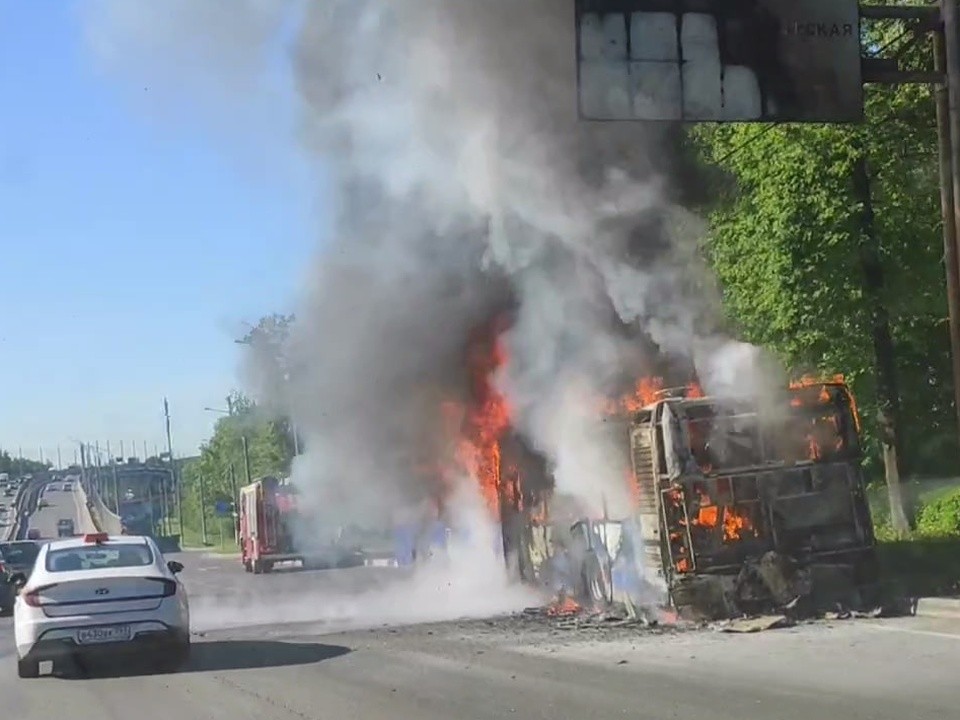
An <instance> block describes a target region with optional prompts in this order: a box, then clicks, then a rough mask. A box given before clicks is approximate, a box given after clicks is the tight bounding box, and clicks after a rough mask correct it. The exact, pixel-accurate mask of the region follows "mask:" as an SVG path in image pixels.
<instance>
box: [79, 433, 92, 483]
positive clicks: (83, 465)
mask: <svg viewBox="0 0 960 720" xmlns="http://www.w3.org/2000/svg"><path fill="white" fill-rule="evenodd" d="M80 484H81V485H82V486H83V489H84V490H85V491H89V490H90V486H89V484H88V481H87V455H86V453H85V452H84V447H83V443H80Z"/></svg>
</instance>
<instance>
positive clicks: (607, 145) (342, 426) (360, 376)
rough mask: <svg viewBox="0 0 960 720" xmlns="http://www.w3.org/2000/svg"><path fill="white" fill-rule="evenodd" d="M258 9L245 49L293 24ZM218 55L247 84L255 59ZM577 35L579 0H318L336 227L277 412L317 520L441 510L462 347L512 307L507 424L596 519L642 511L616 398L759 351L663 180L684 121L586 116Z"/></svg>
mask: <svg viewBox="0 0 960 720" xmlns="http://www.w3.org/2000/svg"><path fill="white" fill-rule="evenodd" d="M118 4H119V3H118ZM209 4H210V3H207V2H203V1H201V0H196V1H195V2H190V3H189V4H188V5H189V6H187V5H185V4H184V3H179V4H177V7H178V9H179V10H180V11H181V13H182V16H181V17H180V18H179V20H178V22H177V27H179V28H180V29H181V30H183V31H185V32H188V33H192V34H193V35H194V36H195V35H196V34H197V33H200V32H202V30H201V28H200V27H199V26H197V25H195V24H193V23H195V22H196V21H198V20H200V19H202V17H203V15H204V13H203V12H199V11H198V10H197V8H202V7H204V6H206V5H209ZM262 7H263V6H262V5H261V4H258V3H253V2H247V3H234V4H231V11H232V13H241V14H243V13H245V19H244V21H240V20H236V19H234V20H233V21H231V22H232V23H233V24H235V25H236V26H237V27H240V28H244V29H245V31H244V33H243V35H242V37H240V38H235V39H239V40H244V39H249V40H255V41H257V42H261V41H262V37H261V34H259V33H257V32H250V31H249V29H248V27H249V26H248V24H247V23H248V22H254V21H256V20H257V19H258V18H260V19H261V20H263V21H264V22H265V23H266V24H267V25H269V26H271V27H275V26H276V25H277V21H276V16H275V14H270V15H269V16H264V15H262V13H260V12H259V9H260V8H262ZM197 13H199V14H197ZM170 22H172V21H170V20H167V21H165V23H164V27H168V26H169V23H170ZM189 46H190V47H192V46H193V45H192V44H191V45H189ZM226 46H227V48H228V50H229V52H225V53H224V55H223V57H222V58H220V59H221V60H222V61H224V62H226V63H227V64H228V65H230V67H229V70H230V71H231V75H230V76H231V77H234V76H235V75H234V74H233V73H235V71H236V67H235V66H234V65H232V63H233V62H234V60H235V59H236V58H237V57H241V58H242V59H243V60H244V62H247V61H248V58H249V57H250V56H251V55H255V54H256V53H255V51H256V50H257V49H258V48H253V47H251V48H250V52H248V53H239V54H238V53H236V52H234V51H235V45H234V43H232V42H231V43H227V44H226ZM574 48H575V42H574V19H573V0H324V1H323V2H311V3H307V4H306V5H305V6H304V14H303V17H302V24H301V26H300V28H299V31H298V34H297V40H296V43H295V47H294V48H293V51H292V56H291V57H292V67H293V73H294V77H295V87H296V92H297V96H298V102H299V104H300V110H301V113H300V118H301V127H300V138H299V140H300V141H301V142H302V144H303V147H304V148H305V150H306V152H308V153H310V154H311V156H312V157H314V158H315V159H316V162H317V163H318V165H320V166H322V167H324V168H326V169H327V170H329V172H330V174H331V176H332V178H333V182H332V185H333V187H334V197H333V198H332V202H331V203H329V204H330V206H331V207H333V208H334V209H335V210H334V213H335V217H334V218H333V226H334V232H333V237H332V238H331V240H330V242H329V244H328V245H327V246H326V247H325V248H324V249H323V251H322V253H321V255H320V257H319V258H318V260H317V262H316V267H315V271H314V272H313V273H312V274H311V281H310V284H309V287H308V288H307V292H306V293H305V298H304V301H303V306H302V308H301V309H300V311H299V312H298V322H297V324H296V327H295V329H294V333H293V337H292V338H291V342H290V347H289V348H288V352H289V357H290V373H291V384H290V385H289V388H290V393H289V395H288V396H287V397H285V398H284V403H285V404H288V405H289V406H290V407H291V408H292V411H293V414H294V416H295V418H296V420H297V422H298V425H299V426H300V428H301V430H302V432H303V434H304V435H305V439H306V448H307V452H306V455H305V456H303V457H301V458H299V459H298V462H297V465H296V467H295V478H296V479H297V480H298V481H299V482H300V484H301V485H302V486H304V487H306V488H309V489H310V490H311V494H310V496H311V499H312V501H313V503H314V505H315V507H316V512H317V513H327V514H329V516H330V518H331V520H333V519H336V520H337V521H338V522H349V521H358V522H361V523H363V524H367V525H369V524H379V523H382V522H386V521H389V520H395V519H397V518H398V517H400V516H402V514H403V513H414V514H415V513H416V511H417V509H418V508H420V507H424V506H426V504H427V503H426V500H427V498H429V497H430V496H431V495H433V494H435V493H437V491H438V488H437V487H436V486H435V485H433V484H432V483H433V482H435V481H432V480H425V479H424V478H425V477H426V475H424V474H422V473H419V472H418V471H417V469H418V468H420V467H422V466H423V465H424V464H425V463H428V462H431V461H434V462H435V461H436V460H437V459H438V458H442V457H444V456H445V455H449V453H450V452H451V448H450V446H449V442H448V440H449V432H448V431H449V427H445V424H444V418H443V417H442V415H441V414H440V413H439V412H438V408H439V407H440V406H441V403H442V402H443V401H445V400H450V399H454V400H457V399H459V400H461V401H462V400H465V399H466V392H467V381H468V378H466V377H465V362H464V346H465V342H466V338H467V336H468V333H469V332H470V330H471V329H472V328H474V327H476V326H477V325H479V324H480V323H482V322H484V321H486V320H488V319H489V318H490V317H491V316H492V315H493V314H494V313H497V312H501V311H504V310H509V311H510V312H511V317H512V318H513V324H512V326H511V327H510V329H509V331H508V332H507V335H506V337H505V344H506V347H507V350H508V354H509V361H508V363H507V364H506V365H505V366H504V367H503V368H502V370H501V372H500V373H499V375H498V376H497V378H496V382H497V385H498V387H499V388H500V389H501V390H502V392H503V393H504V394H505V395H506V397H507V399H508V401H509V403H510V406H511V409H512V411H513V414H514V418H513V420H514V424H515V426H516V428H517V430H518V431H519V432H520V433H521V434H522V436H523V438H524V440H525V441H526V442H527V443H528V444H529V445H530V446H531V447H533V448H535V449H536V450H537V451H539V452H540V453H542V454H543V455H544V456H545V457H546V459H547V461H548V463H549V465H550V469H551V470H552V471H553V474H554V476H555V478H556V482H557V486H558V490H560V491H561V492H564V493H568V494H571V495H574V496H577V497H579V498H580V499H581V501H582V502H584V503H585V504H587V505H588V506H591V507H592V508H593V509H594V510H599V509H600V506H601V504H603V505H605V506H606V507H607V510H608V511H611V513H612V514H617V513H621V512H622V511H624V509H625V507H626V505H625V503H626V488H625V487H624V482H623V478H624V471H625V468H624V467H623V466H622V465H621V460H620V458H622V455H623V452H622V448H619V447H615V446H614V443H613V441H612V440H611V439H610V438H611V435H610V433H607V432H604V429H603V427H602V425H601V423H600V421H599V419H598V414H597V413H596V412H595V411H594V408H595V407H596V403H598V402H599V400H600V399H601V398H603V397H609V396H611V395H613V394H615V393H618V392H620V391H621V390H623V389H624V388H625V387H626V386H628V385H629V384H630V383H631V382H632V381H633V380H635V379H636V377H637V376H638V375H639V374H641V373H643V372H645V371H649V370H650V369H651V368H652V367H653V364H654V362H655V361H656V359H657V358H662V357H664V356H668V355H669V356H671V357H680V358H686V359H687V360H689V361H690V362H691V363H694V364H695V365H696V366H697V369H698V371H699V373H700V375H701V377H702V378H703V379H704V383H705V385H706V386H707V389H708V390H710V389H712V388H711V386H714V387H716V388H718V389H725V386H727V385H735V384H736V383H737V378H738V377H739V376H740V375H741V374H742V373H743V368H742V367H741V365H742V363H741V361H742V360H744V359H747V360H750V358H749V353H742V352H738V351H737V350H736V349H735V348H734V349H733V350H729V351H727V350H724V348H725V347H726V344H725V341H724V340H723V338H722V337H720V336H719V335H718V334H717V332H716V325H717V319H716V318H715V317H714V315H713V311H714V308H716V307H717V306H718V303H717V298H716V295H715V290H714V289H713V285H712V283H711V282H710V280H709V277H708V275H707V273H706V272H705V271H704V269H703V267H702V265H701V262H700V260H699V253H698V248H697V242H698V238H699V234H700V227H699V224H698V223H697V222H696V221H695V220H694V219H692V218H691V217H690V216H689V215H688V214H687V213H685V212H684V211H682V210H681V209H679V208H678V207H676V206H675V204H674V201H673V192H672V191H671V188H670V186H669V184H668V183H667V182H666V181H665V178H666V177H667V176H668V170H669V162H668V160H669V154H670V152H669V150H668V149H665V148H669V147H670V141H671V137H672V135H671V131H670V130H669V129H651V128H649V127H643V126H640V125H637V124H630V123H622V124H618V123H600V124H591V123H584V122H580V121H579V120H578V118H577V110H576V108H577V102H576V82H575V81H576V64H575V53H574ZM721 350H722V352H718V351H721ZM625 383H626V385H625ZM471 485H472V483H470V482H467V483H465V484H464V486H465V487H470V486H471Z"/></svg>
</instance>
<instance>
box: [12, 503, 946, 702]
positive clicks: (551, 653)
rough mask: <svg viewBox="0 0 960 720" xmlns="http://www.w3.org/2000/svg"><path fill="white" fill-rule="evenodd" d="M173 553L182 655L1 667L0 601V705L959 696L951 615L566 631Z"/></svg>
mask: <svg viewBox="0 0 960 720" xmlns="http://www.w3.org/2000/svg"><path fill="white" fill-rule="evenodd" d="M59 499H62V500H63V501H64V502H63V505H61V504H60V503H59V502H57V500H59ZM51 501H53V502H54V506H53V507H51V508H49V509H48V510H46V511H41V512H40V513H38V515H37V518H36V519H35V522H36V523H37V525H36V526H37V527H38V528H40V529H41V530H42V531H47V530H50V529H51V528H52V529H53V530H55V526H56V520H57V519H59V517H60V515H59V514H58V513H59V512H65V511H67V510H69V508H70V505H69V502H68V497H64V498H53V497H51ZM44 513H45V514H44ZM51 523H52V524H51ZM177 558H178V559H179V560H181V562H183V563H184V564H185V565H186V567H187V570H186V571H185V573H184V581H185V582H186V583H187V585H188V587H189V589H190V591H191V596H192V603H193V607H194V625H195V630H196V636H195V638H194V643H195V644H194V657H193V659H192V661H191V663H190V665H189V666H188V667H187V668H186V669H184V670H183V671H181V672H179V673H176V674H165V675H151V674H147V673H145V672H141V671H137V669H136V668H129V667H128V668H123V669H119V668H100V669H94V671H93V672H92V674H87V675H84V676H82V677H76V676H71V675H65V676H60V675H55V676H49V675H46V676H43V677H41V678H40V679H39V680H18V679H17V677H16V671H15V667H14V665H15V663H14V660H15V654H14V653H15V651H14V648H13V640H12V631H11V620H10V619H9V618H0V698H2V699H3V703H4V709H5V711H6V712H7V714H8V715H10V716H11V717H16V718H18V720H48V719H49V718H58V717H63V718H70V720H112V719H114V718H124V719H126V718H129V717H131V716H136V717H137V718H138V720H154V719H155V718H156V719H157V720H159V719H161V718H162V719H163V720H169V718H171V717H174V718H183V719H184V720H192V719H193V718H205V719H206V718H211V719H218V718H229V719H230V720H246V719H248V718H249V719H250V720H254V719H256V720H287V719H298V718H337V719H342V718H363V719H364V720H381V719H383V720H386V719H387V718H389V719H390V720H406V719H407V718H410V719H411V720H413V719H416V720H449V719H450V718H458V719H460V718H464V719H465V718H477V719H480V718H483V719H486V718H518V717H519V718H550V720H557V718H624V717H628V718H651V719H657V720H662V719H664V718H680V719H681V720H687V719H688V718H702V719H703V720H778V719H783V720H811V718H841V717H842V718H844V719H845V720H856V719H860V718H863V719H864V720H867V719H869V720H886V719H888V718H889V719H890V720H894V719H895V720H902V719H903V718H910V720H926V719H928V718H929V719H931V720H932V719H934V718H935V719H937V720H948V719H950V718H954V717H956V713H957V710H956V708H957V705H958V703H960V683H958V680H957V677H958V675H957V668H958V665H960V621H952V620H939V621H933V620H920V619H916V618H904V619H895V620H882V621H852V620H851V621H834V622H833V623H821V624H813V625H804V626H800V627H797V628H791V629H786V630H775V631H769V632H764V633H758V634H755V635H749V636H744V635H730V634H724V633H719V632H710V631H707V632H678V633H673V632H661V633H659V634H655V633H652V632H649V631H638V630H629V631H628V630H624V629H621V630H618V631H612V630H611V631H604V630H579V631H566V630H561V629H558V628H557V627H556V625H555V624H554V623H553V621H550V620H546V619H543V618H540V619H512V620H490V621H482V620H481V621H453V622H444V623H436V624H430V625H417V626H409V627H384V626H382V621H383V619H384V618H387V617H392V618H393V619H396V620H402V619H404V617H406V618H407V619H417V618H421V619H422V618H423V617H426V616H429V615H430V614H435V613H443V612H446V613H448V614H449V613H455V612H456V610H455V608H451V607H450V602H448V601H449V599H450V598H449V597H448V598H447V600H448V601H446V602H439V603H438V602H434V601H431V598H432V597H436V594H437V593H441V594H442V593H443V592H445V588H444V586H443V584H442V583H436V584H433V585H431V583H430V582H427V583H422V582H421V583H418V584H417V585H415V586H414V585H411V584H410V582H411V581H410V580H409V579H406V578H404V577H403V576H402V575H401V574H400V573H397V572H396V571H391V570H387V569H375V568H358V569H354V570H345V571H339V570H334V571H321V572H290V573H282V572H281V573H277V574H275V575H269V576H252V575H247V574H244V573H243V572H242V570H241V569H240V567H239V563H238V562H237V561H235V560H233V559H222V558H215V557H211V556H206V555H203V554H200V553H183V554H180V555H178V556H177ZM478 592H479V591H478ZM431 593H433V594H431ZM418 613H419V615H418ZM362 626H367V629H359V628H361V627H362ZM345 628H346V629H345ZM371 628H372V629H371Z"/></svg>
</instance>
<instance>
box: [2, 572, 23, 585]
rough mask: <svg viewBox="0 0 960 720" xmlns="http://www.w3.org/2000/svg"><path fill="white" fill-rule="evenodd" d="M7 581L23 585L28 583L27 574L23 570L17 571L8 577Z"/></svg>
mask: <svg viewBox="0 0 960 720" xmlns="http://www.w3.org/2000/svg"><path fill="white" fill-rule="evenodd" d="M7 582H8V583H10V584H11V585H16V586H17V587H23V586H24V585H26V584H27V576H26V575H24V574H23V573H22V572H16V573H13V574H12V575H11V576H10V577H9V578H8V579H7Z"/></svg>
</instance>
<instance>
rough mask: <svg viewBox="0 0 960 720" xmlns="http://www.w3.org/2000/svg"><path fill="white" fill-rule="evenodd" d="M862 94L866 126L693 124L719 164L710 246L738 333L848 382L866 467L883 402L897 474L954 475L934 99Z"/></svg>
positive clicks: (916, 90)
mask: <svg viewBox="0 0 960 720" xmlns="http://www.w3.org/2000/svg"><path fill="white" fill-rule="evenodd" d="M918 52H929V50H923V49H921V50H919V51H918ZM866 101H867V118H868V120H867V122H865V123H864V124H863V125H861V126H854V127H839V126H823V125H802V126H797V125H777V126H771V127H766V128H758V127H756V126H742V125H713V126H700V127H698V128H697V129H696V130H695V131H694V142H695V145H696V146H697V147H698V148H699V150H700V151H701V152H702V157H703V159H704V160H705V161H706V162H708V163H711V164H713V165H714V166H716V167H717V168H719V170H720V171H721V173H722V175H721V176H720V178H719V180H718V178H717V176H716V175H714V178H713V182H714V183H715V184H716V186H717V190H718V193H717V197H718V200H717V202H716V204H715V205H714V206H713V208H712V212H711V213H710V226H711V230H710V236H709V240H708V243H707V246H706V251H707V254H708V257H709V259H710V261H711V263H712V265H713V267H714V268H715V270H716V272H717V274H718V276H719V278H720V281H721V284H722V286H723V291H724V302H725V308H726V311H727V314H728V316H729V318H730V319H731V321H732V322H733V323H734V324H735V326H736V327H737V328H738V329H739V332H740V333H741V334H742V335H743V337H744V338H745V339H747V340H749V341H751V342H755V343H758V344H762V345H765V346H768V347H770V348H772V349H774V350H775V351H776V352H777V353H778V354H779V355H780V357H781V358H782V359H783V360H784V362H785V363H786V365H787V366H788V368H790V369H791V370H792V371H794V372H796V373H798V374H799V373H801V372H808V371H817V372H828V373H834V372H842V373H843V374H844V375H846V376H847V378H848V380H849V381H850V382H851V384H852V386H853V389H854V392H855V394H856V395H857V398H858V400H859V403H860V406H861V411H862V415H863V418H864V421H865V431H866V435H867V441H868V446H869V448H870V452H869V455H868V458H867V461H866V463H867V469H868V470H869V471H870V472H871V474H872V475H873V476H878V475H879V473H880V470H881V456H882V454H881V452H880V443H879V442H878V440H879V439H880V437H881V432H880V427H879V425H880V423H878V421H877V418H878V410H881V409H882V410H885V411H891V412H893V413H894V414H895V415H897V416H898V419H899V420H900V422H899V429H900V432H899V438H898V440H899V442H898V443H897V444H898V446H899V449H900V450H901V463H900V464H901V466H902V467H903V468H904V469H905V470H907V471H909V472H911V473H915V474H936V473H945V472H951V473H952V472H956V470H957V464H956V463H957V450H958V448H957V441H956V426H955V420H954V417H955V416H954V408H953V396H952V379H951V377H950V362H949V335H948V328H947V324H946V298H945V291H944V281H943V272H944V271H943V266H942V240H941V235H940V227H939V226H940V212H939V198H938V176H937V161H936V158H937V143H936V133H935V124H934V104H933V99H932V96H931V92H930V90H929V89H928V88H927V87H926V86H920V85H906V86H900V87H875V88H873V87H872V88H870V89H869V90H868V92H867V96H866ZM864 183H866V187H864ZM865 190H867V191H869V192H866V193H865ZM871 209H872V216H871V213H870V210H871ZM877 271H879V276H877V275H876V272H877ZM871 275H873V277H871ZM878 279H879V283H877V282H876V281H877V280H878ZM878 323H879V324H883V323H885V324H886V327H887V328H888V330H889V333H890V336H891V340H892V346H893V347H894V348H895V349H896V352H895V354H894V353H893V352H892V351H891V352H890V353H889V354H890V357H889V358H884V357H880V356H878V352H877V343H876V342H875V340H876V331H877V326H878ZM885 360H889V361H890V362H891V365H892V368H893V369H894V370H895V373H896V377H895V378H894V379H895V383H894V389H893V391H892V394H893V398H892V399H893V401H894V402H895V404H896V405H898V407H896V406H895V407H893V408H892V409H891V408H883V407H882V406H883V404H884V402H883V401H884V387H883V384H882V383H881V384H880V385H878V378H880V379H881V380H882V379H883V373H882V372H881V370H882V368H883V363H884V361H885ZM896 381H898V382H896ZM897 385H899V387H900V388H902V390H903V391H902V392H897V391H896V386H897ZM888 460H889V458H888ZM888 477H890V475H889V473H888Z"/></svg>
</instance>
